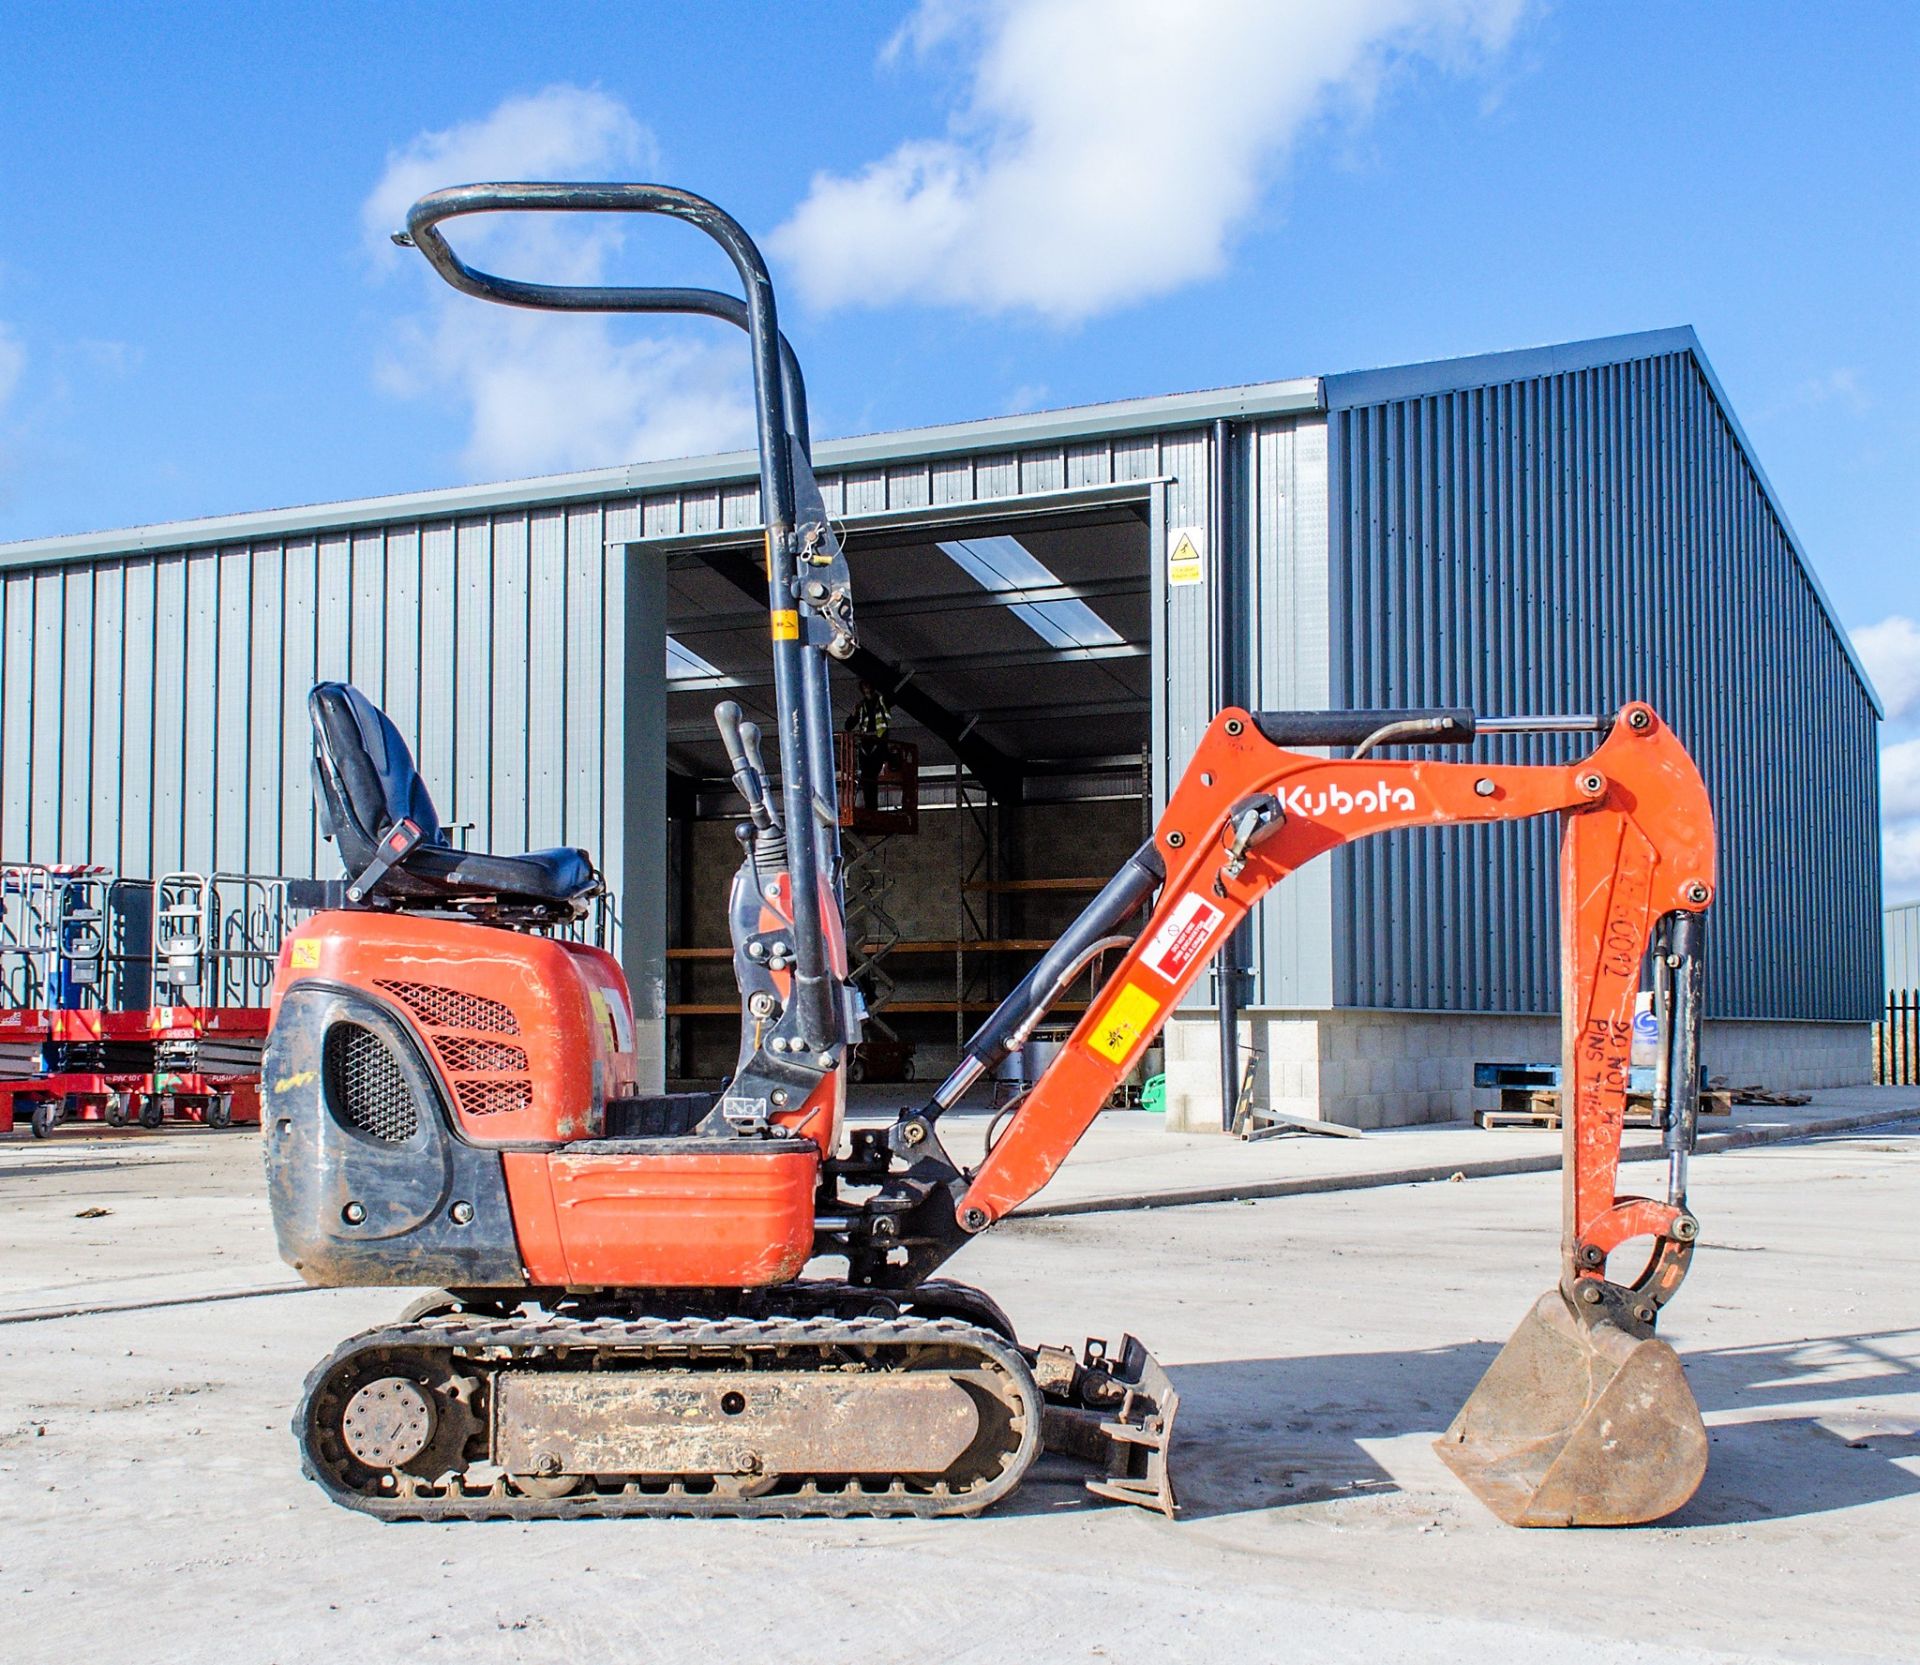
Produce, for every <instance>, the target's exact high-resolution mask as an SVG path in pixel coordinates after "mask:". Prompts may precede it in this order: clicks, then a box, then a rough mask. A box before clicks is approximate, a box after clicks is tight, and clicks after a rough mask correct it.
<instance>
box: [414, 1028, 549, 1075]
mask: <svg viewBox="0 0 1920 1665" xmlns="http://www.w3.org/2000/svg"><path fill="white" fill-rule="evenodd" d="M433 1044H434V1047H435V1049H436V1050H437V1051H438V1052H439V1054H440V1056H441V1058H442V1059H443V1060H445V1062H446V1066H447V1068H448V1069H450V1070H465V1071H472V1070H498V1071H508V1070H511V1071H524V1070H525V1069H526V1067H527V1055H526V1053H525V1052H524V1051H522V1050H521V1049H520V1048H519V1047H517V1046H511V1045H509V1044H508V1043H507V1042H505V1041H482V1040H476V1039H474V1038H473V1037H472V1036H470V1035H435V1036H434V1037H433Z"/></svg>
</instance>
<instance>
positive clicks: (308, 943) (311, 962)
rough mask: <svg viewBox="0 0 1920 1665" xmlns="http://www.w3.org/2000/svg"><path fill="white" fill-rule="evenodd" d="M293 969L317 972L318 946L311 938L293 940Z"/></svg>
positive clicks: (318, 964)
mask: <svg viewBox="0 0 1920 1665" xmlns="http://www.w3.org/2000/svg"><path fill="white" fill-rule="evenodd" d="M292 965H293V969H294V970H295V971H317V970H319V968H320V944H319V943H317V942H315V941H314V940H313V939H312V938H311V937H295V938H294V939H293V960H292Z"/></svg>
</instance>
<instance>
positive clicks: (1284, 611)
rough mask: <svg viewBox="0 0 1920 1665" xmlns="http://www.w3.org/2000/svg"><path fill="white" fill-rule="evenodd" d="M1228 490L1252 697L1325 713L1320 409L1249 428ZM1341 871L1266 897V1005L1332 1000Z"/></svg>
mask: <svg viewBox="0 0 1920 1665" xmlns="http://www.w3.org/2000/svg"><path fill="white" fill-rule="evenodd" d="M1237 450H1238V464H1239V467H1238V471H1237V474H1238V477H1237V478H1236V480H1235V484H1234V490H1233V492H1232V493H1231V498H1232V500H1233V501H1235V502H1236V503H1238V504H1239V505H1241V506H1242V508H1243V514H1242V515H1241V516H1240V517H1239V518H1241V519H1242V520H1243V522H1244V524H1243V525H1242V527H1241V528H1240V536H1241V539H1242V541H1243V544H1244V547H1245V549H1246V551H1247V557H1246V558H1247V559H1248V561H1249V568H1250V574H1251V580H1252V583H1251V588H1250V589H1249V590H1247V591H1245V592H1243V593H1245V594H1247V595H1248V596H1249V597H1250V605H1249V606H1248V607H1247V609H1246V613H1247V617H1246V619H1245V621H1244V623H1245V626H1246V628H1247V629H1248V630H1249V631H1250V632H1251V633H1252V640H1251V641H1250V642H1249V643H1248V644H1247V648H1248V649H1249V650H1250V651H1247V652H1246V653H1245V658H1244V662H1245V663H1246V664H1248V665H1250V666H1251V668H1252V677H1251V679H1250V680H1251V686H1250V687H1249V688H1248V689H1247V700H1248V704H1249V706H1250V708H1251V709H1253V710H1256V711H1317V710H1324V709H1325V708H1326V707H1327V706H1328V705H1330V704H1331V703H1332V701H1331V699H1330V698H1329V676H1330V674H1331V664H1330V659H1329V655H1328V642H1329V630H1328V611H1327V608H1328V594H1327V425H1326V422H1325V421H1324V420H1323V419H1321V418H1318V417H1315V418H1311V419H1297V420H1294V421H1288V422H1262V423H1257V424H1250V425H1249V426H1248V427H1247V429H1246V430H1245V433H1244V435H1243V437H1242V438H1241V440H1240V442H1239V445H1238V447H1237ZM1332 912H1333V870H1332V868H1331V866H1330V865H1329V864H1328V863H1327V862H1324V861H1318V862H1314V863H1312V864H1311V865H1310V866H1308V867H1306V868H1304V869H1302V870H1301V871H1300V872H1299V873H1297V874H1295V875H1294V876H1293V877H1292V878H1290V879H1289V880H1288V881H1287V882H1286V883H1285V884H1284V885H1281V886H1280V887H1279V889H1277V890H1276V891H1274V892H1273V893H1272V894H1271V895H1270V896H1269V897H1268V898H1267V900H1266V902H1265V903H1264V904H1262V906H1261V908H1260V911H1259V913H1258V914H1257V916H1256V917H1255V920H1254V928H1253V956H1252V961H1253V992H1252V996H1251V1003H1252V1004H1254V1005H1262V1006H1282V1007H1295V1008H1302V1007H1306V1008H1323V1007H1327V1006H1331V1005H1332V1004H1333V977H1332V961H1331V958H1330V956H1329V955H1328V952H1327V943H1328V940H1329V937H1330V935H1331V932H1332V929H1333V925H1332Z"/></svg>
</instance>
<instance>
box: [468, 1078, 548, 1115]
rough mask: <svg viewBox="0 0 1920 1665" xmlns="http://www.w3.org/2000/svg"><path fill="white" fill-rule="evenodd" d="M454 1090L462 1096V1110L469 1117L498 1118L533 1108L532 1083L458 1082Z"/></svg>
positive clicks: (496, 1081) (497, 1081)
mask: <svg viewBox="0 0 1920 1665" xmlns="http://www.w3.org/2000/svg"><path fill="white" fill-rule="evenodd" d="M453 1090H454V1091H455V1092H456V1093H458V1094H459V1095H460V1108H461V1109H462V1110H464V1111H465V1112H466V1113H467V1114H468V1115H469V1116H498V1115H500V1114H502V1113H503V1112H506V1111H512V1110H529V1109H531V1108H532V1107H533V1083H532V1082H531V1081H499V1080H493V1081H456V1082H455V1083H454V1084H453Z"/></svg>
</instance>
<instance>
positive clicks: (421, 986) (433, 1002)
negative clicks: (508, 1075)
mask: <svg viewBox="0 0 1920 1665" xmlns="http://www.w3.org/2000/svg"><path fill="white" fill-rule="evenodd" d="M375 987H377V988H382V989H385V990H386V991H387V993H389V994H390V995H392V996H393V997H394V998H395V999H397V1000H399V1001H400V1002H401V1003H402V1004H403V1005H405V1006H406V1008H407V1009H408V1010H409V1011H410V1012H412V1013H413V1015H414V1016H415V1017H417V1018H418V1019H419V1020H420V1021H421V1022H422V1023H424V1024H425V1025H426V1026H427V1027H428V1028H429V1029H478V1030H480V1031H482V1032H483V1033H486V1034H492V1035H517V1034H519V1033H520V1024H519V1022H518V1020H517V1019H516V1018H515V1017H514V1015H513V1008H512V1007H511V1006H503V1005H501V1003H500V1002H499V1001H497V1000H489V999H487V998H486V996H485V995H480V994H463V993H462V992H461V991H460V990H459V989H449V988H443V987H442V986H441V985H440V984H438V983H403V982H399V981H396V980H391V979H388V978H385V977H381V978H376V979H375Z"/></svg>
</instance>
